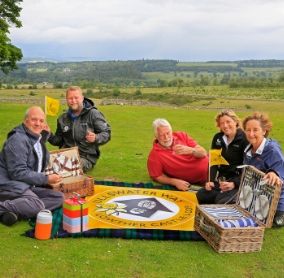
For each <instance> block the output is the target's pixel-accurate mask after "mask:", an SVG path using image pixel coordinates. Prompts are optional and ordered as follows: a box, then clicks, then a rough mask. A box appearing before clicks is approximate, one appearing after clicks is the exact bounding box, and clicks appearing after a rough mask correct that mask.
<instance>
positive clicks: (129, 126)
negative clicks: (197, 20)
mask: <svg viewBox="0 0 284 278" xmlns="http://www.w3.org/2000/svg"><path fill="white" fill-rule="evenodd" d="M218 101H219V100H216V103H215V106H217V104H218ZM247 103H249V104H250V105H251V106H252V107H253V109H254V108H256V107H257V108H258V110H262V111H267V112H269V114H270V116H271V118H272V120H273V123H274V127H275V128H274V129H273V133H272V134H271V135H272V137H274V138H276V139H277V140H278V141H280V143H281V145H282V147H283V146H284V141H283V138H284V130H283V128H282V127H283V126H284V122H283V121H284V111H283V109H282V107H283V105H281V104H279V103H276V102H256V101H249V102H247ZM230 104H231V105H234V106H238V105H241V106H242V105H243V104H240V102H239V100H238V101H236V102H233V101H232V102H231V103H230ZM212 105H214V103H213V104H212ZM219 105H220V106H221V105H223V106H224V107H226V105H227V103H219ZM27 107H28V105H27V104H2V103H0V126H1V129H0V145H2V144H3V142H4V140H5V138H6V135H7V132H8V131H9V130H10V129H11V128H12V127H14V126H15V125H17V124H19V123H20V122H21V120H22V118H23V114H24V111H25V110H26V108H27ZM100 110H101V111H102V112H103V113H104V114H105V116H106V118H107V119H108V121H109V122H110V124H111V126H112V140H111V141H110V142H109V143H108V144H106V145H105V146H103V147H102V148H101V150H102V157H101V158H100V160H99V162H98V164H97V166H96V168H95V169H94V170H93V171H92V172H91V173H90V174H91V175H92V176H94V177H95V178H96V179H111V180H120V181H129V182H135V181H144V182H147V181H150V179H149V177H148V175H147V171H146V160H147V155H148V152H149V150H150V148H151V144H152V139H153V133H152V128H151V123H152V121H153V119H154V118H156V117H165V118H167V119H168V120H169V121H170V122H171V123H172V125H173V127H174V129H175V130H185V131H187V132H188V133H189V134H191V135H192V137H193V138H195V139H196V140H197V141H198V143H199V144H201V145H203V146H204V147H205V148H206V149H209V147H210V143H211V139H212V136H213V134H214V133H215V132H216V131H217V130H216V128H215V124H214V116H215V114H216V110H215V109H206V110H195V109H176V108H171V107H167V108H166V107H134V106H112V105H110V106H101V107H100ZM251 111H252V110H242V111H240V112H239V113H238V114H239V115H240V116H241V117H244V116H246V115H248V114H250V113H251ZM48 122H49V124H50V126H51V128H52V129H53V130H54V129H55V125H56V118H55V117H49V118H48ZM48 147H49V148H50V149H51V146H48ZM28 229H29V226H28V224H27V222H20V223H18V224H16V225H15V226H13V227H5V226H3V225H0V238H1V245H0V277H127V278H128V277H129V278H140V277H141V278H142V277H143V278H144V277H145V278H146V277H157V278H158V277H193V278H194V277H232V278H234V277H236V278H237V277H248V278H249V277H267V276H269V277H271V278H273V277H282V276H283V255H284V251H283V250H284V229H267V230H266V232H265V239H264V243H263V248H262V251H261V252H258V253H245V254H218V253H216V252H214V251H213V250H212V249H211V247H210V246H209V245H208V244H207V243H206V242H190V241H187V242H182V241H158V240H157V241H155V240H151V241H148V240H123V239H113V238H105V239H99V238H86V239H83V238H77V239H57V240H49V241H37V240H34V239H31V238H27V237H24V236H21V234H23V233H24V231H26V230H28Z"/></svg>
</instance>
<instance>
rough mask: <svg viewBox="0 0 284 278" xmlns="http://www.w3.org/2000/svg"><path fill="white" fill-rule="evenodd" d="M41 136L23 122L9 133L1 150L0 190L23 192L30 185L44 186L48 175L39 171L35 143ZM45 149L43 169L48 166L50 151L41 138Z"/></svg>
mask: <svg viewBox="0 0 284 278" xmlns="http://www.w3.org/2000/svg"><path fill="white" fill-rule="evenodd" d="M38 139H39V136H38V135H37V134H34V133H32V132H31V131H30V130H29V129H27V128H26V127H25V125H24V124H21V125H19V126H17V127H16V128H14V129H13V130H12V131H11V132H9V133H8V136H7V140H6V142H5V143H4V146H3V149H2V151H1V152H0V190H5V191H6V190H8V191H12V192H19V193H23V192H24V191H25V190H26V189H28V188H29V187H30V186H32V185H34V186H44V185H46V184H47V180H48V178H47V176H46V175H45V174H44V173H38V172H37V169H38V157H37V154H36V151H35V149H34V144H35V143H36V142H37V141H38ZM41 145H42V151H43V165H42V169H43V170H44V169H45V168H46V165H47V164H48V161H49V153H48V151H47V149H46V147H45V144H44V142H43V140H41Z"/></svg>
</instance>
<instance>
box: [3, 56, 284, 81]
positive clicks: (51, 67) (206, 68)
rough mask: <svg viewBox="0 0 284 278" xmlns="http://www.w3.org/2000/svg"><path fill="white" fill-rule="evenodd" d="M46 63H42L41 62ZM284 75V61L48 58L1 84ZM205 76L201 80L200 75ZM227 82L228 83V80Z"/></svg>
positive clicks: (26, 64) (28, 65)
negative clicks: (55, 59) (70, 59)
mask: <svg viewBox="0 0 284 278" xmlns="http://www.w3.org/2000/svg"><path fill="white" fill-rule="evenodd" d="M41 59H42V60H41ZM283 71H284V60H243V61H208V62H180V61H177V60H146V59H145V60H130V61H81V62H59V61H45V60H44V58H38V59H34V60H28V61H27V60H26V61H25V60H24V61H22V62H21V63H19V64H18V69H17V70H15V71H13V72H11V73H9V74H8V75H5V74H3V73H0V82H1V83H14V84H17V83H40V82H48V83H53V84H54V83H78V82H79V81H80V82H82V81H85V82H91V83H92V84H100V83H102V84H115V85H141V84H144V85H145V84H146V85H157V84H160V83H161V80H162V79H163V78H168V79H177V78H179V79H186V78H187V79H189V78H191V79H194V78H195V79H202V78H203V81H204V78H205V77H206V76H210V74H211V75H212V76H214V78H217V77H218V74H219V75H220V76H219V80H220V79H221V78H223V79H224V78H225V77H226V78H227V79H228V76H229V77H230V76H231V75H232V74H233V75H234V76H235V77H242V78H247V77H249V76H255V77H256V78H272V77H273V76H275V73H277V74H280V73H281V72H283ZM199 74H201V76H200V75H199ZM224 80H225V79H224Z"/></svg>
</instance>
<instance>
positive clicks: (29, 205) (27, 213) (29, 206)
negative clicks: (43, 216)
mask: <svg viewBox="0 0 284 278" xmlns="http://www.w3.org/2000/svg"><path fill="white" fill-rule="evenodd" d="M43 209H45V206H44V203H43V202H42V201H41V200H40V199H38V198H30V199H26V200H25V205H24V206H23V207H22V209H21V212H20V216H21V217H22V218H32V217H35V216H36V215H37V214H38V213H39V212H40V211H41V210H43Z"/></svg>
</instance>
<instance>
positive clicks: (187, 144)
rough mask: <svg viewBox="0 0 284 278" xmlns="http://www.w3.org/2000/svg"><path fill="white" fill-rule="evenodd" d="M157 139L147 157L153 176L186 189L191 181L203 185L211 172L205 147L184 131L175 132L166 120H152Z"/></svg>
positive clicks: (155, 178) (157, 179)
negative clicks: (209, 171)
mask: <svg viewBox="0 0 284 278" xmlns="http://www.w3.org/2000/svg"><path fill="white" fill-rule="evenodd" d="M153 128H154V133H155V140H154V142H153V148H152V150H151V151H150V154H149V156H148V162H147V166H148V172H149V175H150V177H151V178H152V179H153V180H154V181H156V182H159V183H162V184H169V185H172V186H175V187H176V188H177V189H178V190H182V191H186V190H188V189H189V187H190V185H191V184H199V185H204V184H205V182H206V180H207V175H208V156H207V152H206V150H205V149H204V148H203V147H201V146H200V145H198V144H197V143H196V141H195V140H193V139H192V138H191V137H190V136H189V135H188V134H187V133H185V132H181V131H179V132H173V131H172V127H171V125H170V123H169V122H168V121H167V120H166V119H156V120H154V122H153Z"/></svg>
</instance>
